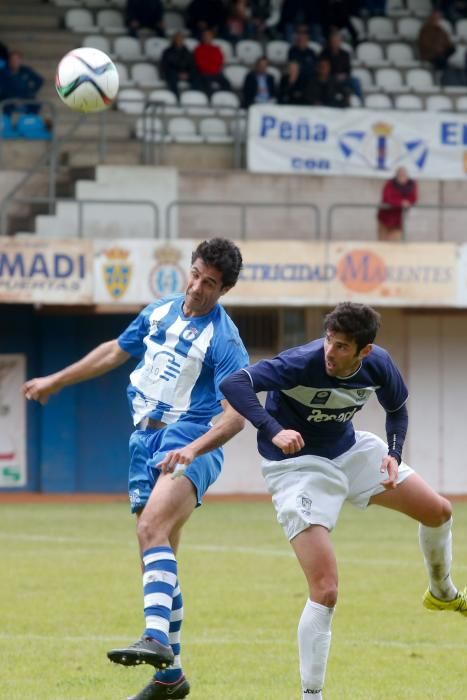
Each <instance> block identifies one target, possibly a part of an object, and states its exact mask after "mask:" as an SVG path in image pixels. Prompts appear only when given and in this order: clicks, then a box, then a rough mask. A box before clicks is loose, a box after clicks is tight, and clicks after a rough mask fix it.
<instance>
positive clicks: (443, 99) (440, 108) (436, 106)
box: [425, 95, 455, 112]
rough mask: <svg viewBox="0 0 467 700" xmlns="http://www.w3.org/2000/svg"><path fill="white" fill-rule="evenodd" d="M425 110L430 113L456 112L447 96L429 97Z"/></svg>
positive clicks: (426, 100)
mask: <svg viewBox="0 0 467 700" xmlns="http://www.w3.org/2000/svg"><path fill="white" fill-rule="evenodd" d="M425 109H427V110H428V112H454V111H455V110H454V105H453V102H452V100H451V98H450V97H448V96H447V95H429V96H428V97H427V98H426V99H425Z"/></svg>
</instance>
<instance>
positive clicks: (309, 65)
mask: <svg viewBox="0 0 467 700" xmlns="http://www.w3.org/2000/svg"><path fill="white" fill-rule="evenodd" d="M309 41H310V39H309V36H308V32H306V31H305V30H303V29H302V30H300V31H298V32H297V33H296V34H295V37H294V43H293V45H292V46H291V47H290V49H289V53H288V60H289V61H293V62H295V63H298V64H299V66H300V70H301V72H302V74H303V75H304V76H305V77H306V78H311V76H312V75H313V74H314V72H315V68H316V58H317V57H316V54H315V52H314V51H313V49H310V47H309V46H308V44H309Z"/></svg>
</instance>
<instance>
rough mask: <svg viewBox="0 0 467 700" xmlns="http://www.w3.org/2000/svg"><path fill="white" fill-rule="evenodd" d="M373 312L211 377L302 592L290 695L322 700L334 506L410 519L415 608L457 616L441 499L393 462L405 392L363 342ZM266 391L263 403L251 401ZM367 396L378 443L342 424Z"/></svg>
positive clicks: (339, 320)
mask: <svg viewBox="0 0 467 700" xmlns="http://www.w3.org/2000/svg"><path fill="white" fill-rule="evenodd" d="M379 325H380V316H379V314H378V313H377V312H376V311H374V310H373V309H372V308H371V307H369V306H366V305H364V304H355V303H351V302H345V303H342V304H339V305H338V306H337V307H336V308H335V309H334V311H332V312H331V313H329V314H328V315H327V316H326V318H325V321H324V329H325V337H324V338H321V339H319V340H315V341H313V342H311V343H308V344H307V345H303V346H301V347H296V348H292V349H290V350H286V351H285V352H283V353H281V354H280V355H278V356H277V357H274V358H273V359H271V360H262V361H260V362H258V363H256V364H254V365H251V366H250V367H247V368H245V369H241V370H239V371H237V372H235V373H234V374H232V375H231V376H230V377H228V378H226V379H224V380H223V382H222V383H221V390H222V392H223V394H224V395H225V397H226V398H227V400H228V401H229V403H230V404H231V405H232V406H233V407H234V408H235V409H236V410H237V411H238V412H239V413H241V414H242V415H243V416H244V417H245V418H247V419H248V420H249V421H250V422H251V423H252V424H253V425H254V426H255V427H256V428H257V430H258V450H259V452H260V454H261V456H262V457H263V461H262V469H263V475H264V477H265V479H266V483H267V485H268V489H269V491H270V492H271V494H272V499H273V503H274V506H275V508H276V511H277V518H278V521H279V523H280V524H281V525H282V527H283V529H284V531H285V533H286V535H287V537H288V539H289V540H290V542H291V544H292V547H293V549H294V551H295V554H296V556H297V558H298V560H299V562H300V564H301V566H302V568H303V571H304V573H305V576H306V578H307V582H308V586H309V599H308V600H307V603H306V605H305V608H304V610H303V613H302V616H301V618H300V622H299V625H298V639H299V656H300V676H301V683H302V698H303V700H307V699H308V698H310V697H313V698H315V699H316V700H321V698H322V688H323V684H324V677H325V672H326V664H327V658H328V654H329V647H330V641H331V622H332V616H333V612H334V607H335V605H336V601H337V563H336V558H335V555H334V550H333V547H332V543H331V538H330V531H331V530H332V529H333V527H334V526H335V524H336V522H337V518H338V516H339V512H340V509H341V507H342V505H343V503H344V501H350V502H351V503H353V504H354V505H355V506H357V507H359V508H366V507H367V506H368V505H370V504H377V505H380V506H385V507H386V508H391V509H393V510H397V511H400V512H402V513H405V514H406V515H408V516H410V517H412V518H414V519H415V520H417V521H418V522H419V539H420V545H421V549H422V552H423V555H424V559H425V564H426V568H427V571H428V577H429V588H428V589H427V591H426V592H425V594H424V597H423V604H424V605H425V607H427V608H428V609H430V610H453V611H458V612H460V613H461V614H462V615H466V616H467V589H465V590H464V591H461V592H459V591H458V590H457V588H456V587H455V586H454V584H453V582H452V579H451V575H450V571H451V558H452V545H451V540H452V536H451V526H452V517H451V504H450V503H449V501H448V500H446V499H445V498H443V497H442V496H440V495H438V494H437V493H436V492H435V491H433V490H432V489H431V487H430V486H429V485H428V484H427V483H425V481H424V480H423V479H422V478H421V477H420V476H419V475H418V474H416V473H415V472H414V471H413V470H412V469H411V468H410V467H409V466H408V465H406V464H405V463H404V462H403V461H402V448H403V445H404V439H405V435H406V432H407V424H408V415H407V408H406V405H405V403H406V400H407V396H408V393H407V388H406V386H405V384H404V381H403V379H402V377H401V374H400V372H399V370H398V369H397V367H396V366H395V364H394V363H393V361H392V359H391V357H390V356H389V354H388V353H387V352H386V351H385V350H383V348H381V347H378V346H377V345H374V344H373V341H374V339H375V337H376V333H377V331H378V328H379ZM262 391H267V392H268V394H267V399H266V405H265V408H263V407H262V405H261V404H260V402H259V400H258V398H257V396H256V394H257V393H258V392H262ZM372 394H376V396H377V398H378V401H379V402H380V404H381V405H382V406H383V408H384V409H385V411H386V432H387V444H386V443H385V442H383V440H381V439H380V438H379V437H377V436H376V435H373V434H372V433H369V432H363V431H357V432H356V431H355V430H354V428H353V425H352V418H353V417H354V415H355V413H356V412H357V411H359V410H360V409H361V408H362V407H363V406H364V404H365V403H366V402H367V401H368V399H369V398H370V396H371V395H372Z"/></svg>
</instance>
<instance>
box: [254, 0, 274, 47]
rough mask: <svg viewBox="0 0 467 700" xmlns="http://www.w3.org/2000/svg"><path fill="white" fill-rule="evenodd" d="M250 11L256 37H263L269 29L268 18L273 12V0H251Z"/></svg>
mask: <svg viewBox="0 0 467 700" xmlns="http://www.w3.org/2000/svg"><path fill="white" fill-rule="evenodd" d="M250 12H251V21H252V24H253V35H254V37H255V38H260V37H263V36H264V35H265V34H266V32H267V31H268V30H267V20H268V19H269V18H270V17H271V14H272V7H271V0H251V1H250Z"/></svg>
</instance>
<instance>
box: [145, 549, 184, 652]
mask: <svg viewBox="0 0 467 700" xmlns="http://www.w3.org/2000/svg"><path fill="white" fill-rule="evenodd" d="M143 564H144V573H143V591H144V617H145V620H146V629H145V630H144V636H146V637H152V638H153V639H157V641H159V642H161V643H162V644H167V645H168V644H169V625H170V614H171V611H172V597H173V593H174V588H175V585H176V583H177V560H176V559H175V555H174V553H173V551H172V548H171V547H151V548H150V549H147V550H146V551H145V552H144V553H143Z"/></svg>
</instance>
